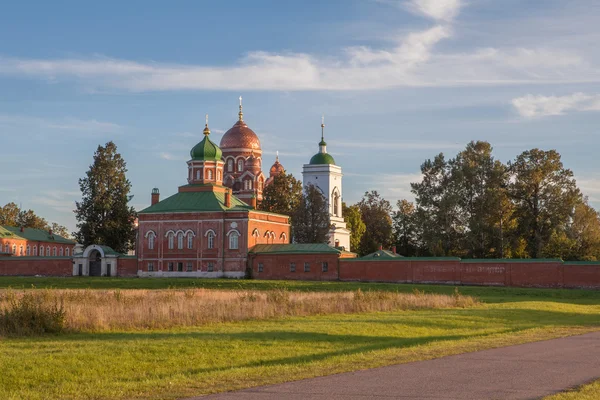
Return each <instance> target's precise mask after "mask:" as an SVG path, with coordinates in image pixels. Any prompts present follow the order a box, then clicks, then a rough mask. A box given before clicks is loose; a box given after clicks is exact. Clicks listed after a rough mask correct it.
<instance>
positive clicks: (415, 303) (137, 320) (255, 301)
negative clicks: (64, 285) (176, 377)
mask: <svg viewBox="0 0 600 400" xmlns="http://www.w3.org/2000/svg"><path fill="white" fill-rule="evenodd" d="M31 297H33V299H34V300H35V302H37V303H38V304H42V305H43V304H60V305H61V307H62V309H63V310H64V313H65V330H67V331H71V332H78V331H84V332H94V331H109V330H134V329H156V328H171V327H182V326H198V325H204V324H208V323H215V322H228V321H242V320H260V319H270V318H278V317H288V316H308V315H319V314H334V313H340V314H347V313H359V312H374V311H397V310H417V309H434V308H453V307H470V306H473V305H475V304H477V303H478V302H477V300H475V299H474V298H472V297H470V296H463V295H461V294H460V293H458V291H456V292H455V293H454V295H439V294H424V293H422V292H419V291H416V290H415V291H414V292H413V293H412V294H406V293H390V292H362V291H361V290H360V289H359V290H357V291H354V292H335V293H301V292H289V291H285V290H272V291H221V290H207V289H181V290H177V289H168V290H120V289H115V290H89V289H81V290H78V289H75V290H61V289H41V290H40V289H38V290H35V289H34V290H19V291H16V290H11V289H8V290H0V313H2V312H5V311H6V310H9V309H10V307H14V305H15V304H18V303H19V301H22V300H23V299H24V298H26V299H27V298H29V301H30V300H31V299H30V298H31Z"/></svg>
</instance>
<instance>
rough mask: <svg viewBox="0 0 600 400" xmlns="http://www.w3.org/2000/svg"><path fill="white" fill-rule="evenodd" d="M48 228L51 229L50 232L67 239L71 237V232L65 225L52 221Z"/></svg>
mask: <svg viewBox="0 0 600 400" xmlns="http://www.w3.org/2000/svg"><path fill="white" fill-rule="evenodd" d="M50 229H52V233H55V234H57V235H59V236H62V237H64V238H67V239H70V238H71V234H70V233H69V230H68V229H67V227H65V226H62V225H59V224H57V223H56V222H53V223H52V225H50Z"/></svg>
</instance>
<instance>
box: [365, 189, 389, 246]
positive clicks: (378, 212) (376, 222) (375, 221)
mask: <svg viewBox="0 0 600 400" xmlns="http://www.w3.org/2000/svg"><path fill="white" fill-rule="evenodd" d="M358 208H359V210H360V214H361V216H362V220H363V222H364V224H365V226H366V233H365V234H364V235H363V237H362V240H361V243H360V247H359V253H360V254H363V255H364V254H369V253H372V252H374V251H377V249H378V248H379V246H380V245H381V246H384V247H389V246H390V245H391V244H392V217H391V213H392V205H391V204H390V202H389V201H387V200H385V199H384V198H383V197H381V195H379V193H378V192H377V191H375V190H373V191H371V192H365V195H364V196H363V198H362V200H361V201H360V202H359V203H358Z"/></svg>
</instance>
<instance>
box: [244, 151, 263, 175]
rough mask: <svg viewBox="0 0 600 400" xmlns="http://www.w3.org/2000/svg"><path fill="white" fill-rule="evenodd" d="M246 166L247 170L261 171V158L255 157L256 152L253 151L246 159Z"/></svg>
mask: <svg viewBox="0 0 600 400" xmlns="http://www.w3.org/2000/svg"><path fill="white" fill-rule="evenodd" d="M244 167H245V169H246V170H249V171H252V172H258V171H260V160H259V159H258V158H256V157H254V152H252V154H251V155H250V157H248V158H247V159H246V162H245V163H244Z"/></svg>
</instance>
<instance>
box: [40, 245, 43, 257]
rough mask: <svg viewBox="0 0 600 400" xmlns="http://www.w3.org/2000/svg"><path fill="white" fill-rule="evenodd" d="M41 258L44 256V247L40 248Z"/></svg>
mask: <svg viewBox="0 0 600 400" xmlns="http://www.w3.org/2000/svg"><path fill="white" fill-rule="evenodd" d="M40 256H41V257H43V256H44V246H40Z"/></svg>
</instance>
